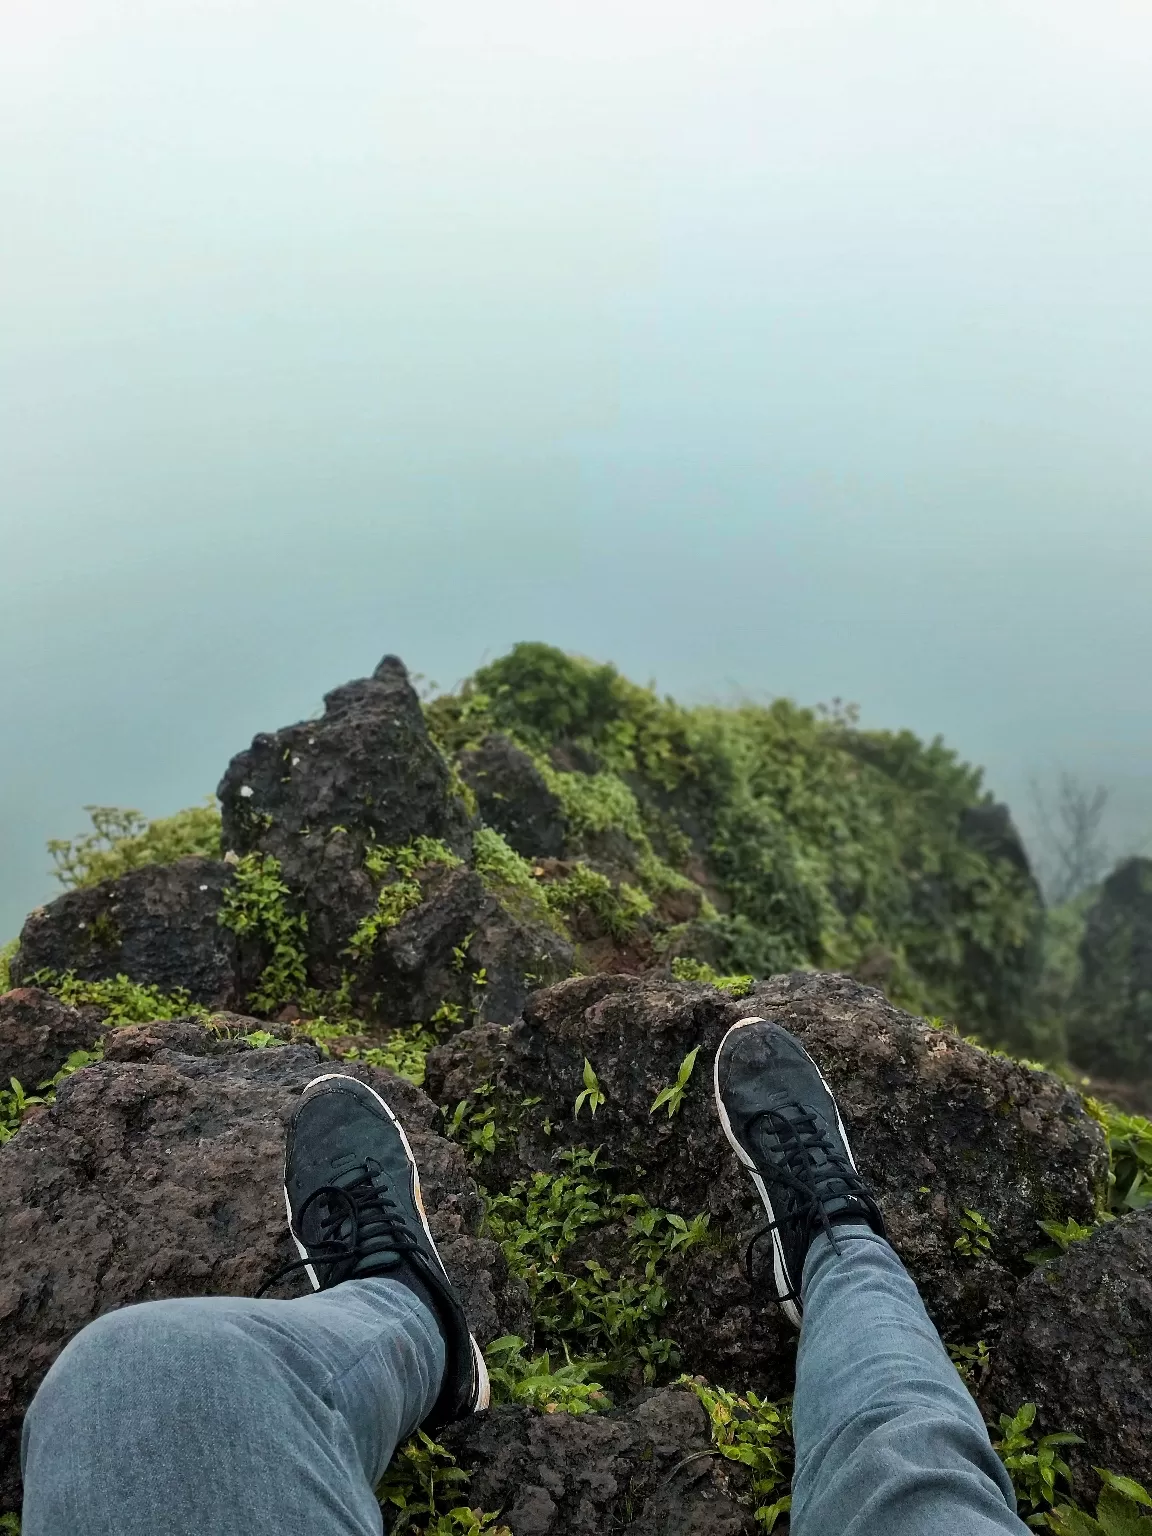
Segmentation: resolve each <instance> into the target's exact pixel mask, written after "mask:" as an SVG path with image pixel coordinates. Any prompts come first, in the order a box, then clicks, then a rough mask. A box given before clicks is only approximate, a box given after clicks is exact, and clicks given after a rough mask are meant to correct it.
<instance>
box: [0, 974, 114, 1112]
mask: <svg viewBox="0 0 1152 1536" xmlns="http://www.w3.org/2000/svg"><path fill="white" fill-rule="evenodd" d="M103 1032H104V1025H103V1016H102V1014H101V1013H100V1010H99V1009H97V1008H69V1007H68V1006H67V1005H66V1004H64V1003H62V1002H60V1000H59V999H58V998H55V997H53V996H52V994H51V992H44V991H42V990H41V989H40V988H39V987H16V988H15V989H14V990H13V991H11V992H6V993H5V994H4V995H3V996H2V997H0V1087H5V1088H6V1087H7V1086H8V1080H9V1079H10V1078H13V1077H14V1078H15V1079H16V1080H17V1082H19V1083H20V1084H21V1085H22V1087H23V1088H24V1091H25V1092H26V1093H35V1092H36V1089H37V1087H38V1086H39V1085H40V1084H41V1083H42V1082H45V1081H46V1080H47V1079H48V1078H50V1077H52V1076H54V1075H55V1073H57V1072H58V1071H59V1070H60V1068H61V1067H62V1066H63V1065H64V1063H65V1061H66V1060H67V1059H68V1057H69V1056H70V1055H71V1054H72V1052H73V1051H79V1050H87V1049H88V1048H89V1047H90V1046H92V1045H94V1044H95V1043H96V1041H97V1040H98V1039H99V1038H100V1036H101V1035H102V1034H103Z"/></svg>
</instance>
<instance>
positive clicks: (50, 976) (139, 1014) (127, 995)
mask: <svg viewBox="0 0 1152 1536" xmlns="http://www.w3.org/2000/svg"><path fill="white" fill-rule="evenodd" d="M30 985H32V986H34V987H43V989H44V991H45V992H51V993H52V995H53V996H54V997H58V998H59V999H60V1001H61V1002H62V1003H68V1004H69V1005H70V1006H72V1007H76V1008H79V1007H85V1006H90V1007H93V1008H99V1009H100V1010H101V1011H102V1012H103V1014H104V1022H105V1023H106V1024H107V1025H108V1027H109V1028H110V1029H114V1028H117V1027H118V1026H119V1025H122V1024H151V1023H153V1022H154V1021H155V1020H157V1019H184V1018H202V1019H206V1018H207V1017H208V1010H207V1008H204V1007H202V1006H201V1004H199V1003H194V1002H193V1001H192V1000H191V998H190V997H189V996H188V993H187V992H185V991H183V990H182V989H180V988H177V990H176V991H174V992H162V991H161V990H160V988H159V987H150V986H146V985H144V984H142V983H140V982H137V981H131V980H130V979H129V978H128V977H127V976H116V977H114V978H112V979H111V980H109V981H84V980H83V979H82V978H81V977H79V976H77V975H76V974H75V972H73V971H64V972H58V971H49V970H43V971H37V972H36V973H35V974H34V975H33V976H32V977H31V978H30Z"/></svg>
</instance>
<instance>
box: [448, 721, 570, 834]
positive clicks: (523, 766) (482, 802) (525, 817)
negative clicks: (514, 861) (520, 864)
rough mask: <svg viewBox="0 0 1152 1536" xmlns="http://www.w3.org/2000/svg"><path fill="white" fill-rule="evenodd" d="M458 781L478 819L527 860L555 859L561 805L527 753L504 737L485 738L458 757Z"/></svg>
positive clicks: (562, 829)
mask: <svg viewBox="0 0 1152 1536" xmlns="http://www.w3.org/2000/svg"><path fill="white" fill-rule="evenodd" d="M460 776H461V778H462V779H463V780H464V782H465V783H466V784H468V785H469V786H470V788H471V789H472V791H473V792H474V794H475V796H476V803H477V805H478V807H479V810H480V819H481V820H482V821H483V822H484V824H485V825H486V826H489V827H495V829H496V831H497V832H499V833H501V834H502V836H503V837H504V838H505V839H506V841H507V842H508V843H509V844H510V846H511V847H513V848H514V849H515V850H516V852H517V853H519V854H522V855H523V856H524V857H525V858H526V859H541V858H559V857H560V856H561V855H562V854H563V852H564V838H565V833H566V822H565V817H564V809H563V807H562V806H561V804H560V801H559V800H558V799H557V797H556V796H555V795H554V794H553V793H552V791H551V790H550V789H549V788H548V785H547V784H546V783H545V782H544V778H543V775H542V774H541V773H540V770H539V769H538V768H537V767H536V765H535V763H534V762H533V761H532V759H531V758H530V757H529V756H528V754H527V753H526V752H522V751H521V750H520V748H519V747H517V746H515V745H514V744H513V743H512V742H510V741H509V740H508V738H507V736H486V737H485V738H484V740H483V741H482V742H481V743H480V745H479V747H477V748H475V749H474V750H473V751H471V752H462V753H461V754H460Z"/></svg>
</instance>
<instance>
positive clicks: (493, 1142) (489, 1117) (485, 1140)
mask: <svg viewBox="0 0 1152 1536" xmlns="http://www.w3.org/2000/svg"><path fill="white" fill-rule="evenodd" d="M492 1094H493V1088H492V1084H491V1083H481V1084H480V1086H479V1088H477V1090H476V1097H477V1098H478V1099H481V1100H487V1101H488V1102H486V1103H481V1104H480V1105H478V1106H477V1107H476V1108H473V1105H472V1100H471V1099H461V1100H460V1102H459V1104H457V1106H456V1108H455V1109H454V1110H453V1111H452V1113H451V1114H449V1113H448V1111H447V1110H446V1109H443V1110H441V1114H442V1115H443V1116H444V1131H443V1134H444V1135H445V1136H447V1138H448V1139H449V1141H455V1142H458V1143H459V1144H460V1145H461V1146H463V1147H465V1148H466V1149H467V1150H468V1151H469V1152H470V1153H471V1156H472V1161H473V1162H474V1163H478V1162H480V1161H481V1159H483V1158H485V1157H490V1156H491V1155H492V1154H493V1153H494V1152H495V1151H496V1148H497V1147H498V1146H499V1144H500V1131H499V1128H498V1127H497V1124H496V1105H495V1104H494V1103H492V1102H491V1100H492Z"/></svg>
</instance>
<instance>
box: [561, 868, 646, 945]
mask: <svg viewBox="0 0 1152 1536" xmlns="http://www.w3.org/2000/svg"><path fill="white" fill-rule="evenodd" d="M544 899H545V901H546V902H547V904H548V906H549V907H551V909H552V910H553V911H554V912H559V913H563V914H565V915H572V914H575V913H577V912H579V911H581V910H582V909H583V910H585V911H588V912H590V913H592V914H593V916H594V917H595V918H596V920H597V922H599V923H600V924H601V925H602V926H603V928H604V929H605V931H606V932H608V933H610V934H611V935H612V937H613V938H614V939H626V938H627V937H628V936H629V934H632V933H634V932H635V931H636V928H637V927H638V926H639V924H640V923H641V922H642V921H643V920H644V918H646V917H647V916H648V915H649V914H650V913H651V911H652V899H651V897H649V896H648V895H647V894H646V893H645V892H644V891H642V890H640V888H639V887H638V886H634V885H627V884H621V885H618V886H616V885H613V884H612V882H611V880H609V879H608V876H607V875H602V874H600V873H599V871H598V870H595V869H590V868H589V866H588V865H587V864H578V865H577V866H576V868H575V869H574V870H573V871H572V872H571V874H569V875H565V876H564V878H563V879H562V880H555V881H553V882H552V883H551V884H549V885H546V886H545V887H544Z"/></svg>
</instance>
